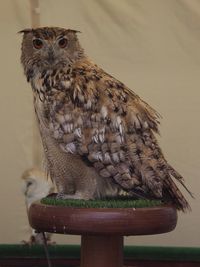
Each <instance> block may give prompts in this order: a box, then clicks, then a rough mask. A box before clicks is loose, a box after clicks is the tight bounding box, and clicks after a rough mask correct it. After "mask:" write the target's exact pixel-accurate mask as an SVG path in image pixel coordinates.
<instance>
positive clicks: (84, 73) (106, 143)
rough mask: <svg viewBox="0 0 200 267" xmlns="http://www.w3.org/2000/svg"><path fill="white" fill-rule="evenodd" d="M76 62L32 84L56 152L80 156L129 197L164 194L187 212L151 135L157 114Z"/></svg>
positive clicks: (88, 66)
mask: <svg viewBox="0 0 200 267" xmlns="http://www.w3.org/2000/svg"><path fill="white" fill-rule="evenodd" d="M78 63H79V64H76V65H75V66H74V67H73V68H71V69H66V70H58V71H47V72H46V73H45V74H43V75H41V74H39V75H38V76H37V77H36V79H35V80H33V83H32V85H33V88H34V89H35V92H36V94H37V95H38V96H39V99H40V101H41V102H42V105H43V108H44V117H45V125H46V127H47V128H48V129H49V131H50V134H51V135H52V136H53V137H54V139H56V140H57V142H58V144H59V146H60V149H62V150H63V151H64V152H66V153H70V154H77V155H79V156H80V157H86V158H87V160H88V161H89V162H90V163H91V166H92V167H94V168H95V169H96V171H97V172H98V173H99V175H100V176H101V177H102V178H103V179H106V178H112V179H114V181H115V183H117V184H118V185H120V187H122V188H123V189H124V190H126V191H128V192H132V194H133V195H134V191H135V192H137V194H139V195H140V194H141V196H143V197H147V198H148V197H150V198H153V197H155V198H161V199H162V197H163V191H165V194H166V192H167V193H168V195H169V196H168V200H170V198H171V201H172V202H174V203H175V204H176V206H177V207H178V208H181V209H185V208H187V207H188V203H187V201H186V200H185V198H184V197H183V195H182V194H181V193H180V191H179V190H178V188H177V187H176V185H175V184H174V183H173V181H172V179H171V177H170V176H171V175H172V176H173V173H170V171H169V165H168V163H167V162H166V160H165V159H164V156H163V154H162V152H161V149H160V148H159V146H158V143H157V141H156V139H155V136H154V133H158V123H159V121H158V119H159V115H158V114H157V113H156V112H155V111H154V110H153V109H152V108H151V107H150V106H149V105H148V104H146V103H145V102H143V101H142V100H141V99H140V98H139V97H138V96H137V95H136V94H135V93H133V92H132V91H130V90H129V89H128V88H127V87H126V86H125V85H124V84H123V83H121V82H119V81H118V80H116V79H114V78H113V77H112V76H110V75H108V74H107V73H105V72H104V71H103V70H102V69H100V68H98V67H97V66H96V65H95V64H92V63H91V62H90V61H89V60H84V61H82V62H78ZM36 108H37V107H36ZM175 178H177V177H175ZM181 180H182V178H181Z"/></svg>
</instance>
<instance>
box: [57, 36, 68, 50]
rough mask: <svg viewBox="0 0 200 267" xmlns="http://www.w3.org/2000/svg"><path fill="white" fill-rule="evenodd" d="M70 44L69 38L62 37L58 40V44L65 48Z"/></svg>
mask: <svg viewBox="0 0 200 267" xmlns="http://www.w3.org/2000/svg"><path fill="white" fill-rule="evenodd" d="M67 44H68V40H67V39H66V38H62V39H60V40H59V41H58V45H59V46H60V47H61V48H65V47H66V46H67Z"/></svg>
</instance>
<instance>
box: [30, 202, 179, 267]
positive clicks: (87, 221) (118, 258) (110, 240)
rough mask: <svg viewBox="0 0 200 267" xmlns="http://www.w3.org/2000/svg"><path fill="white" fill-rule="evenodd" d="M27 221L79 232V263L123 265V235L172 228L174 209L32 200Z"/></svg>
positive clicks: (101, 266)
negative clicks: (83, 205)
mask: <svg viewBox="0 0 200 267" xmlns="http://www.w3.org/2000/svg"><path fill="white" fill-rule="evenodd" d="M29 222H30V225H31V226H32V227H33V228H34V229H36V230H37V231H39V232H50V233H61V234H76V235H81V237H82V239H81V267H122V266H123V236H129V235H152V234H160V233H166V232H170V231H172V230H173V229H174V228H175V227H176V223H177V212H176V209H175V208H173V207H171V206H160V207H152V208H139V209H133V208H132V209H131V208H127V209H126V208H125V209H121V208H119V209H118V208H115V209H111V208H96V209H94V208H69V207H61V206H50V205H44V204H40V203H34V204H32V205H31V207H30V209H29Z"/></svg>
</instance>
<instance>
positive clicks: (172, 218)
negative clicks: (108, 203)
mask: <svg viewBox="0 0 200 267" xmlns="http://www.w3.org/2000/svg"><path fill="white" fill-rule="evenodd" d="M28 216H29V222H30V225H31V226H32V227H33V228H34V229H36V230H38V231H40V232H42V231H43V232H51V233H60V234H75V235H85V234H88V235H89V234H90V235H98V234H99V235H102V234H106V235H108V234H110V235H152V234H160V233H166V232H170V231H172V230H173V229H174V228H175V227H176V223H177V211H176V209H175V208H174V207H172V206H167V205H160V206H154V207H146V208H145V207H144V208H135V207H134V208H130V207H129V208H83V207H68V206H56V205H47V204H42V203H39V202H36V203H34V204H32V206H31V207H30V209H29V214H28Z"/></svg>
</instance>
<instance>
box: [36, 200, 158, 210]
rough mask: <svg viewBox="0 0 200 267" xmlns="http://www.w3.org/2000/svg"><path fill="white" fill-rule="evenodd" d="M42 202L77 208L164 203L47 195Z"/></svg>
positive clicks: (135, 206) (151, 205)
mask: <svg viewBox="0 0 200 267" xmlns="http://www.w3.org/2000/svg"><path fill="white" fill-rule="evenodd" d="M41 203H42V204H46V205H53V206H65V207H77V208H148V207H155V206H160V205H162V202H161V201H160V200H144V199H139V200H133V199H130V198H125V197H121V198H118V199H114V198H112V199H102V200H77V199H76V200H74V199H56V198H52V197H46V198H43V199H42V200H41Z"/></svg>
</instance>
